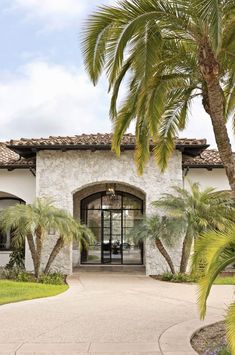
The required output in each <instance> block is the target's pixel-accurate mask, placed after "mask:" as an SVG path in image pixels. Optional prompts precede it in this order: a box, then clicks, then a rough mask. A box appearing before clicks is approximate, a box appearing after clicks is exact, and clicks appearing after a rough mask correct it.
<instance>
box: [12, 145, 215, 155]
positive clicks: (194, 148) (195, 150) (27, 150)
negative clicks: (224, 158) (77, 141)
mask: <svg viewBox="0 0 235 355" xmlns="http://www.w3.org/2000/svg"><path fill="white" fill-rule="evenodd" d="M208 147H209V145H208V144H200V145H199V144H176V146H175V148H176V149H177V150H180V151H181V152H182V153H185V154H187V155H189V156H197V155H199V154H200V153H202V152H203V151H204V150H205V149H207V148H208ZM7 148H9V149H11V150H13V151H14V152H15V153H17V154H19V155H20V156H21V157H24V158H32V157H35V155H36V153H37V152H39V151H41V150H60V151H68V150H91V151H96V150H105V151H108V150H109V151H110V150H111V149H112V146H111V144H110V145H108V144H105V145H104V144H101V145H95V144H93V145H92V144H81V145H74V144H72V145H66V144H64V145H24V146H23V145H22V146H20V145H7ZM120 148H121V150H122V151H125V150H135V145H133V144H122V145H121V146H120ZM151 149H153V147H151Z"/></svg>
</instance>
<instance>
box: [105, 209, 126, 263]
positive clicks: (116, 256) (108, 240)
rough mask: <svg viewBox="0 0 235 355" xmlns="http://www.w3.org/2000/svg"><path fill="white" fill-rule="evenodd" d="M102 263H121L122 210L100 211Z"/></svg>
mask: <svg viewBox="0 0 235 355" xmlns="http://www.w3.org/2000/svg"><path fill="white" fill-rule="evenodd" d="M101 252H102V263H103V264H109V263H112V264H121V263H122V212H121V211H118V210H107V211H102V250H101Z"/></svg>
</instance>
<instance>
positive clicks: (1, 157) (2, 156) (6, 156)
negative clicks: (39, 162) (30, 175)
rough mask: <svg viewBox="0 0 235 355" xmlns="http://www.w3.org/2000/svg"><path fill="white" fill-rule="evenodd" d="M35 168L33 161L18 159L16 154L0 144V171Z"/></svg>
mask: <svg viewBox="0 0 235 355" xmlns="http://www.w3.org/2000/svg"><path fill="white" fill-rule="evenodd" d="M30 167H32V168H33V167H35V160H34V159H30V160H28V159H24V158H20V156H19V155H18V154H16V153H15V152H13V151H12V150H11V149H9V148H7V146H6V143H3V142H0V169H3V168H5V169H16V168H18V169H20V168H21V169H24V168H30Z"/></svg>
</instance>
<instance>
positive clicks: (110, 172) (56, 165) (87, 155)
mask: <svg viewBox="0 0 235 355" xmlns="http://www.w3.org/2000/svg"><path fill="white" fill-rule="evenodd" d="M181 159H182V158H181V153H180V152H178V151H176V152H175V153H174V156H173V157H172V159H171V160H170V162H169V165H168V169H167V171H166V172H165V173H164V174H161V173H160V171H159V169H158V168H157V166H156V163H155V161H154V159H153V157H152V158H151V159H150V162H149V164H148V165H147V167H146V169H145V172H144V174H143V176H139V175H138V174H137V172H136V166H135V164H134V157H133V152H125V153H123V154H122V155H121V157H120V158H117V157H116V156H115V155H114V154H113V153H111V152H110V151H96V152H90V151H84V152H82V151H68V152H64V153H63V152H52V151H41V152H39V153H38V155H37V179H36V194H37V196H40V197H42V196H44V197H46V196H47V197H52V198H53V199H54V201H55V205H57V206H59V207H61V208H64V209H66V210H68V211H69V212H70V213H71V214H72V213H73V195H74V194H75V193H76V192H77V191H78V190H82V189H83V188H84V187H86V186H88V185H91V184H96V183H104V182H113V181H115V182H117V183H120V184H121V183H124V184H127V185H131V186H133V187H135V188H137V189H140V190H141V191H142V192H143V193H144V194H145V195H146V213H147V214H151V212H152V206H151V202H152V201H154V200H157V199H158V198H159V197H160V196H161V194H162V193H163V192H167V191H170V188H171V186H172V185H180V186H182V165H181V164H182V161H181ZM49 244H50V248H52V241H51V243H50V242H49ZM48 247H49V245H48ZM179 249H180V245H179V246H178V247H175V248H174V251H173V259H174V261H175V263H176V265H178V264H179ZM47 252H48V250H47ZM63 255H64V257H60V258H59V259H57V260H56V261H55V269H58V268H60V270H61V271H62V272H65V273H71V272H72V246H70V247H68V248H67V249H66V251H65V252H64V254H63ZM166 269H167V266H166V264H165V261H164V259H163V258H162V256H161V255H159V253H157V251H156V249H155V247H154V246H153V245H151V247H150V246H149V247H147V248H146V272H147V274H157V273H160V272H163V271H165V270H166Z"/></svg>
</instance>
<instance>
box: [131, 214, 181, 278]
mask: <svg viewBox="0 0 235 355" xmlns="http://www.w3.org/2000/svg"><path fill="white" fill-rule="evenodd" d="M178 225H179V224H178ZM176 232H177V224H176V223H175V221H174V220H173V219H167V218H165V217H160V216H157V215H156V216H151V217H146V218H144V219H143V220H142V221H140V223H138V224H137V225H136V226H135V227H134V228H133V229H132V230H131V235H134V238H135V240H137V241H144V240H147V241H148V240H152V241H153V242H154V243H155V245H156V247H157V249H158V250H159V252H160V253H161V255H162V256H163V257H164V259H165V260H166V262H167V264H168V266H169V268H170V270H171V272H172V274H175V267H174V264H173V261H172V259H171V256H170V254H169V253H168V251H167V250H166V248H165V246H164V244H165V245H166V246H169V247H172V246H173V245H174V243H175V241H176V240H177V238H176ZM178 232H179V233H180V230H179V229H178ZM163 242H164V244H163Z"/></svg>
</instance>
